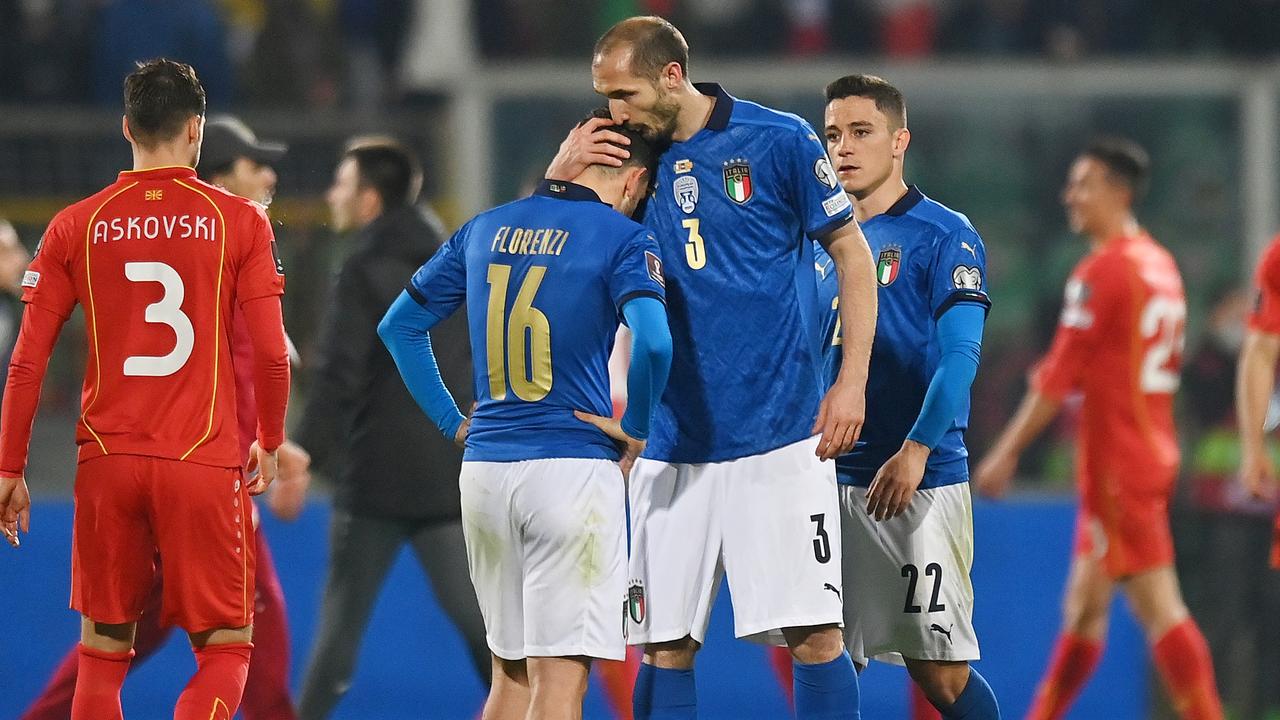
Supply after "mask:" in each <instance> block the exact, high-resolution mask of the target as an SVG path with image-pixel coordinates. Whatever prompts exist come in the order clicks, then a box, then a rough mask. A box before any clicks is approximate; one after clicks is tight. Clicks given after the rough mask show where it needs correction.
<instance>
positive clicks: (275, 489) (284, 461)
mask: <svg viewBox="0 0 1280 720" xmlns="http://www.w3.org/2000/svg"><path fill="white" fill-rule="evenodd" d="M276 452H277V454H278V457H279V469H280V477H279V478H277V479H276V481H275V482H274V483H272V484H271V490H270V492H268V493H267V507H268V508H270V510H271V512H272V513H273V514H274V515H275V516H276V517H278V518H280V519H281V520H289V521H292V520H296V519H298V516H299V515H301V514H302V508H303V507H304V506H305V505H306V502H307V488H309V487H310V486H311V454H310V453H308V452H307V451H306V450H304V449H303V448H302V446H301V445H298V444H297V443H295V442H293V441H291V440H285V441H284V444H282V445H281V446H280V447H279V448H278V449H277V450H276Z"/></svg>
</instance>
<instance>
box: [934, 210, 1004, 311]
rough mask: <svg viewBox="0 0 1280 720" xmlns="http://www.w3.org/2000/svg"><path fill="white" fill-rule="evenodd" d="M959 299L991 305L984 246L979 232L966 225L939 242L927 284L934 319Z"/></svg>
mask: <svg viewBox="0 0 1280 720" xmlns="http://www.w3.org/2000/svg"><path fill="white" fill-rule="evenodd" d="M960 302H968V303H974V304H977V305H981V306H982V307H984V308H990V307H991V298H990V297H989V296H988V295H987V249H986V247H985V246H983V244H982V239H981V238H979V237H978V233H976V232H974V231H973V229H972V228H970V227H967V226H966V227H964V228H961V229H959V230H956V231H955V232H952V233H951V234H949V235H947V236H946V237H944V238H942V239H941V240H940V241H939V242H938V246H937V248H936V254H935V256H934V261H933V272H932V278H931V280H930V287H929V308H930V310H931V311H932V313H933V317H934V318H935V319H936V318H939V317H942V314H943V313H945V312H946V311H947V309H948V308H950V307H951V306H952V305H955V304H956V303H960Z"/></svg>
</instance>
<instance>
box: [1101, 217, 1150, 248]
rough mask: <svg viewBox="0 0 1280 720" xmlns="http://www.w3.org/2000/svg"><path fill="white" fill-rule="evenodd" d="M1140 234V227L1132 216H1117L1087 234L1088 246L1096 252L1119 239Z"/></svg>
mask: <svg viewBox="0 0 1280 720" xmlns="http://www.w3.org/2000/svg"><path fill="white" fill-rule="evenodd" d="M1140 232H1142V226H1141V225H1139V224H1138V219H1137V218H1135V217H1134V216H1133V215H1117V216H1116V217H1115V218H1112V219H1110V220H1109V221H1108V222H1106V223H1103V224H1102V225H1100V226H1099V227H1098V229H1097V230H1095V231H1094V232H1092V233H1090V234H1089V246H1090V247H1092V248H1093V249H1094V250H1098V249H1101V248H1103V247H1106V246H1107V245H1108V244H1109V243H1112V242H1115V241H1116V240H1119V239H1120V238H1127V237H1133V236H1135V235H1137V234H1138V233H1140Z"/></svg>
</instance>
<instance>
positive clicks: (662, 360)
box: [635, 325, 674, 368]
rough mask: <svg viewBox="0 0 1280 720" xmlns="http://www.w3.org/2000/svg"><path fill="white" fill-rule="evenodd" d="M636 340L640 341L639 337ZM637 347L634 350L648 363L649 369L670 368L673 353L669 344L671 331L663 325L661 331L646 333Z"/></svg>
mask: <svg viewBox="0 0 1280 720" xmlns="http://www.w3.org/2000/svg"><path fill="white" fill-rule="evenodd" d="M636 339H637V340H641V338H640V336H639V335H637V336H636ZM638 345H639V347H637V348H635V349H636V350H637V351H639V353H640V354H642V355H643V356H644V358H645V359H646V360H647V361H648V365H649V367H652V368H670V367H671V357H672V353H673V352H674V350H673V348H672V343H671V330H670V329H669V328H668V327H666V325H663V327H662V328H661V331H659V332H654V333H646V336H645V337H644V338H643V340H642V342H641V343H638Z"/></svg>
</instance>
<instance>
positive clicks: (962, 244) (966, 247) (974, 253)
mask: <svg viewBox="0 0 1280 720" xmlns="http://www.w3.org/2000/svg"><path fill="white" fill-rule="evenodd" d="M960 247H961V248H962V249H964V250H968V251H969V254H970V255H972V256H973V259H974V260H977V259H978V251H977V250H976V249H975V248H974V247H973V246H972V245H970V244H969V243H967V242H964V241H963V240H962V241H960Z"/></svg>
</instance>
